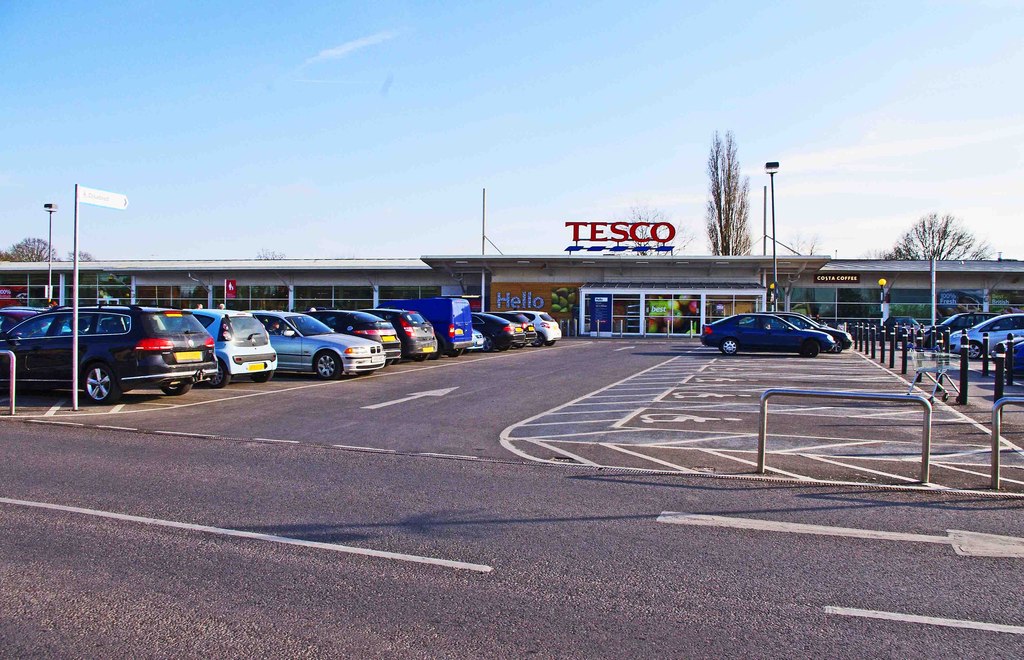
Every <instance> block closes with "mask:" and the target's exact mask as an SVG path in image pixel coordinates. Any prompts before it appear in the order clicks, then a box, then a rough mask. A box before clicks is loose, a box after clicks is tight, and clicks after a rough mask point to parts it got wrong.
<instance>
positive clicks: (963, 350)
mask: <svg viewBox="0 0 1024 660" xmlns="http://www.w3.org/2000/svg"><path fill="white" fill-rule="evenodd" d="M966 341H967V333H966V332H965V333H963V335H961V337H960V394H959V396H957V397H956V402H957V403H959V404H960V405H962V406H966V405H967V387H968V386H969V385H970V382H971V359H970V358H969V357H968V356H967V351H968V347H967V344H966Z"/></svg>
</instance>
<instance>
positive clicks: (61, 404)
mask: <svg viewBox="0 0 1024 660" xmlns="http://www.w3.org/2000/svg"><path fill="white" fill-rule="evenodd" d="M67 403H68V400H67V399H61V400H60V401H58V402H57V403H55V404H53V405H52V406H50V409H49V410H47V411H46V412H44V413H43V417H53V416H54V415H56V414H57V411H58V410H60V409H61V408H63V407H64V406H66V405H67Z"/></svg>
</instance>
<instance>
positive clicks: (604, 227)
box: [565, 222, 676, 252]
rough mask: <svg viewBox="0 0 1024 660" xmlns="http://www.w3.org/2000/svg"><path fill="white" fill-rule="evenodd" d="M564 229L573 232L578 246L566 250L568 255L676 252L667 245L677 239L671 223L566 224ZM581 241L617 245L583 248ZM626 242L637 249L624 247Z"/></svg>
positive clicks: (628, 246) (573, 238)
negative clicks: (585, 252)
mask: <svg viewBox="0 0 1024 660" xmlns="http://www.w3.org/2000/svg"><path fill="white" fill-rule="evenodd" d="M565 226H566V227H567V228H569V229H571V230H572V240H573V242H574V243H576V245H570V246H569V247H567V248H565V251H566V252H581V251H587V252H602V251H604V250H607V251H608V252H626V251H629V250H632V251H633V252H649V251H651V250H653V251H655V252H671V251H672V250H673V249H675V248H674V247H673V246H671V245H668V243H669V242H671V241H672V239H674V238H675V237H676V228H675V227H674V226H672V225H671V224H670V223H668V222H567V223H565ZM581 241H582V242H584V243H599V242H602V241H607V242H610V243H614V244H615V245H590V246H583V245H579V243H580V242H581ZM626 242H632V243H635V244H636V245H632V246H630V245H623V243H626ZM651 243H656V244H657V245H653V246H652V245H650V244H651Z"/></svg>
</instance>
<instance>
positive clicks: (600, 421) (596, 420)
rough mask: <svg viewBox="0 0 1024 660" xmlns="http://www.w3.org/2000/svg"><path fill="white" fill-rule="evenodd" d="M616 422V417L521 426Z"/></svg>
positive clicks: (534, 423) (532, 423)
mask: <svg viewBox="0 0 1024 660" xmlns="http://www.w3.org/2000/svg"><path fill="white" fill-rule="evenodd" d="M617 421H619V418H618V417H616V418H615V419H578V420H574V421H568V422H530V423H529V424H523V426H524V427H526V426H530V427H533V426H572V425H574V424H599V423H600V424H607V423H608V422H617Z"/></svg>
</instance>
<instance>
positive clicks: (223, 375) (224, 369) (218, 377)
mask: <svg viewBox="0 0 1024 660" xmlns="http://www.w3.org/2000/svg"><path fill="white" fill-rule="evenodd" d="M230 382H231V372H230V371H228V365H226V364H224V361H223V360H217V373H215V374H214V375H213V377H212V378H210V379H209V380H208V381H206V384H207V385H208V386H209V387H212V388H213V389H215V390H219V389H220V388H222V387H227V386H228V383H230Z"/></svg>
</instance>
